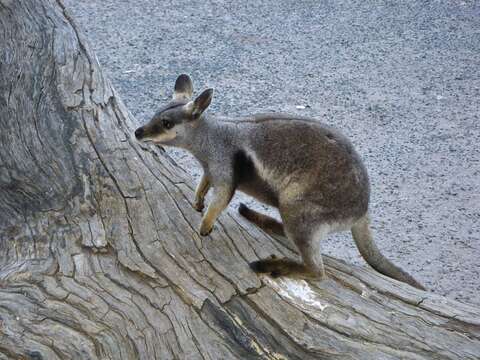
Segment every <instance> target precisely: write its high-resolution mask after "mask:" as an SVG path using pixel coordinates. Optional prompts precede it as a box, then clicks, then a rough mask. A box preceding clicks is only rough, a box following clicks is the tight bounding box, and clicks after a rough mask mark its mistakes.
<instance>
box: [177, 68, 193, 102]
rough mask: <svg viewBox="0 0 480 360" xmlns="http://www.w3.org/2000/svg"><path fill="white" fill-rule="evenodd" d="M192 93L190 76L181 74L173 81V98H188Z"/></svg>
mask: <svg viewBox="0 0 480 360" xmlns="http://www.w3.org/2000/svg"><path fill="white" fill-rule="evenodd" d="M192 94H193V82H192V79H190V76H188V75H187V74H182V75H180V76H179V77H178V78H177V81H175V88H174V92H173V99H174V100H190V98H191V97H192Z"/></svg>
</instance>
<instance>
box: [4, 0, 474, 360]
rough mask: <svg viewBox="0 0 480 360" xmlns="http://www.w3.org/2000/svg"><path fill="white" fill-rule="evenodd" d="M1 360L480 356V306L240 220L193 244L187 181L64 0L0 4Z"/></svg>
mask: <svg viewBox="0 0 480 360" xmlns="http://www.w3.org/2000/svg"><path fill="white" fill-rule="evenodd" d="M0 46H1V53H0V140H1V141H0V168H1V169H0V187H1V189H0V237H1V241H0V359H9V358H14V359H18V358H21V359H22V358H27V359H137V358H139V359H171V358H179V359H183V358H187V359H197V358H198V359H230V358H242V359H250V358H266V359H313V358H316V359H432V358H433V359H478V358H479V357H480V316H479V313H480V311H479V309H478V308H474V307H471V306H468V305H464V304H461V303H459V302H455V301H452V300H448V299H446V298H443V297H440V296H437V295H434V294H431V293H427V292H422V291H419V290H416V289H414V288H412V287H410V286H408V285H405V284H402V283H399V282H396V281H394V280H390V279H387V278H385V277H383V276H381V275H379V274H377V273H375V272H374V271H372V270H368V269H364V268H359V267H353V266H350V265H347V264H345V263H343V262H340V261H338V260H335V259H331V258H326V259H325V261H326V264H327V272H328V276H329V279H328V280H325V281H322V282H315V281H308V282H306V281H300V280H290V279H279V280H272V279H270V278H268V277H263V278H258V277H257V276H256V275H255V274H253V273H252V272H251V271H250V270H249V268H248V265H247V264H248V262H250V261H253V260H256V259H258V258H262V257H266V256H269V255H270V254H277V255H279V256H282V255H285V256H296V255H295V253H294V249H293V247H292V245H291V244H288V243H286V242H285V241H283V240H281V239H273V238H271V237H268V236H266V235H265V234H263V233H262V232H260V231H259V230H258V229H256V228H253V227H251V226H250V225H248V224H247V223H246V222H244V221H243V220H242V219H240V218H239V217H238V216H237V215H236V214H232V213H225V214H224V215H222V216H221V218H220V221H219V223H218V224H217V225H216V228H215V230H214V231H213V233H212V234H211V236H209V237H205V238H203V237H200V236H199V234H198V232H197V226H198V223H199V222H200V214H198V213H197V212H195V211H194V210H193V209H192V206H191V202H192V199H193V192H192V183H191V180H190V179H189V178H188V176H186V175H185V173H184V172H183V171H182V170H181V169H179V168H178V167H177V166H175V164H174V163H173V162H172V161H171V160H170V159H169V158H168V157H167V156H166V155H165V154H164V153H163V151H162V150H161V149H159V148H154V147H150V146H145V145H141V144H138V143H137V142H136V141H135V140H134V139H133V138H132V130H133V129H134V125H133V124H134V119H133V118H132V117H131V115H130V114H129V113H128V111H127V109H126V108H125V107H124V105H123V104H122V102H121V101H120V99H119V97H118V96H117V94H116V93H115V91H114V90H113V88H112V86H111V85H110V83H109V81H108V80H107V79H106V77H105V76H104V75H103V74H102V71H101V69H100V68H99V65H98V63H97V60H96V58H95V56H94V54H93V53H92V51H91V50H90V49H89V48H88V45H87V43H86V42H85V40H84V38H83V36H82V34H81V33H80V32H79V30H78V28H77V27H76V26H75V24H74V22H73V21H72V19H71V17H70V16H69V14H68V11H66V10H65V8H64V6H63V4H62V2H61V1H60V0H21V1H19V0H0Z"/></svg>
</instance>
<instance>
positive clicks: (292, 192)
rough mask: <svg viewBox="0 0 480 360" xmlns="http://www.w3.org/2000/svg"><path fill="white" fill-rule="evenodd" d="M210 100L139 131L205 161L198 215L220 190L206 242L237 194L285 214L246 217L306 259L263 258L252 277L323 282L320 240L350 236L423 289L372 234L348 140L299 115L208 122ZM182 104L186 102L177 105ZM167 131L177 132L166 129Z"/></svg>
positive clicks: (159, 116)
mask: <svg viewBox="0 0 480 360" xmlns="http://www.w3.org/2000/svg"><path fill="white" fill-rule="evenodd" d="M181 77H182V79H180V77H179V79H178V80H177V83H179V82H180V83H182V84H185V83H187V84H188V83H190V84H191V80H190V82H188V81H187V79H185V75H181ZM176 88H177V85H176ZM178 88H181V86H178ZM184 93H185V92H184ZM212 93H213V91H212V90H210V89H209V90H206V91H204V92H203V93H202V94H201V95H200V96H199V97H197V98H196V99H195V100H194V101H189V102H187V101H188V100H189V99H188V98H185V97H180V96H174V101H173V102H172V103H171V104H169V105H167V106H166V107H164V108H163V109H161V110H160V111H159V112H157V113H156V114H155V116H154V117H153V119H152V120H151V121H150V122H149V123H148V124H146V125H145V126H143V127H141V128H139V129H137V131H136V135H137V138H139V140H145V139H146V140H151V141H154V142H156V143H161V144H163V145H168V146H176V147H181V148H184V149H186V150H188V151H190V152H191V153H192V154H193V155H194V156H195V157H196V158H197V159H198V161H199V162H200V164H201V166H202V168H203V170H204V175H203V178H202V181H201V183H200V184H199V187H198V188H197V192H196V198H195V203H194V207H195V208H196V209H197V210H199V211H201V210H202V209H203V199H204V197H205V194H206V193H207V192H208V189H209V188H210V186H213V189H214V196H213V199H212V202H211V204H210V205H209V207H208V209H207V211H206V213H205V215H204V217H203V219H202V224H201V227H200V233H201V234H202V235H207V234H209V233H210V231H211V230H212V227H213V224H214V222H215V220H216V218H217V217H218V215H219V214H220V213H221V211H223V210H224V209H225V207H226V206H228V203H229V202H230V200H231V198H232V197H233V195H234V193H235V191H236V190H237V189H238V190H240V191H243V192H245V193H247V194H249V195H252V196H254V197H255V198H257V199H259V200H260V201H262V202H264V203H266V204H268V205H271V206H275V207H277V208H278V209H279V212H280V215H281V217H282V221H283V224H281V223H278V222H276V221H275V220H274V219H271V218H268V217H266V216H257V215H256V213H255V212H252V211H249V209H248V208H244V209H243V211H241V213H242V212H243V215H246V214H247V215H248V216H246V217H247V219H249V220H251V221H253V222H254V223H256V224H257V225H258V226H260V227H263V228H265V229H266V230H267V231H268V230H272V231H273V232H275V233H277V234H278V233H284V234H286V236H287V237H288V238H290V239H291V240H292V241H293V242H294V243H295V244H296V245H297V247H298V249H299V251H300V254H301V256H302V259H303V263H298V262H295V261H293V260H289V259H277V258H274V259H272V258H271V259H264V260H260V261H258V262H255V263H252V264H251V267H252V269H253V270H255V271H257V272H267V273H270V274H271V275H273V276H280V275H290V276H294V275H298V276H301V277H310V276H313V277H322V276H324V268H323V262H322V258H321V253H320V241H321V239H322V238H324V237H325V236H327V235H328V234H329V233H332V232H336V231H343V230H349V229H352V233H353V235H354V238H355V242H356V244H357V246H358V247H359V249H360V252H361V254H362V256H364V258H365V260H366V261H367V262H368V263H369V264H371V265H372V266H373V267H374V268H375V269H377V270H378V271H380V272H382V273H383V274H385V275H388V276H390V277H393V278H395V279H398V280H400V281H404V282H407V283H409V284H411V285H413V286H416V287H420V288H422V287H421V285H420V284H418V283H417V282H416V281H415V280H414V279H413V278H412V277H411V276H410V275H408V274H406V273H405V272H403V271H402V270H401V269H399V268H397V267H396V266H394V265H393V264H392V263H391V262H389V261H388V260H387V259H386V258H384V257H383V256H382V255H381V253H380V252H379V251H378V249H377V247H376V246H375V244H374V243H373V239H372V237H371V235H370V230H369V227H368V203H369V197H370V185H369V180H368V175H367V171H366V169H365V167H364V165H363V163H362V161H361V159H360V156H359V155H358V154H357V152H356V151H355V149H354V148H353V146H352V144H351V143H350V141H349V140H348V139H347V138H346V137H345V136H343V135H342V134H340V133H339V132H338V131H337V130H335V129H333V128H331V127H330V126H327V125H325V124H322V123H321V122H319V121H317V120H314V119H310V118H303V117H299V116H294V115H285V114H278V113H270V114H260V115H253V116H250V117H246V118H241V119H235V120H230V119H222V118H213V117H207V116H205V115H203V114H202V113H203V111H204V110H205V109H206V108H207V107H208V105H209V104H210V101H211V98H212ZM180 98H181V99H182V100H185V101H184V102H182V101H180V102H179V100H178V99H180ZM166 121H167V122H166ZM165 124H168V125H169V126H173V127H172V128H170V129H167V128H165V126H164V125H165ZM140 133H141V136H138V135H139V134H140ZM267 228H269V229H267Z"/></svg>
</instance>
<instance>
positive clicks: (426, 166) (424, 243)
mask: <svg viewBox="0 0 480 360" xmlns="http://www.w3.org/2000/svg"><path fill="white" fill-rule="evenodd" d="M65 3H66V5H67V6H68V7H69V8H70V9H71V11H72V12H73V14H74V17H75V18H76V19H77V22H79V23H80V25H81V26H82V27H83V29H84V30H85V31H86V33H87V37H88V38H89V40H90V42H91V45H92V47H93V48H94V49H95V50H96V53H97V56H98V58H99V60H100V63H101V64H102V65H103V67H104V70H105V71H107V72H108V74H109V76H110V78H111V80H112V81H113V83H114V85H115V87H116V88H117V90H118V91H119V92H120V94H121V95H122V98H123V100H124V101H125V102H126V104H127V106H128V108H129V109H130V110H131V111H132V113H133V114H134V115H135V116H136V118H137V120H138V122H139V124H141V123H143V122H144V121H146V120H147V119H148V118H149V116H151V115H152V114H153V112H154V111H155V110H156V109H157V108H158V107H159V106H160V105H161V104H163V103H164V102H165V101H166V100H167V99H168V98H169V97H170V95H171V91H172V88H173V83H174V81H175V79H176V77H177V75H178V74H179V73H181V72H187V73H189V74H191V75H192V77H193V79H194V82H195V84H196V86H197V87H196V90H197V91H200V90H202V89H204V88H206V87H207V86H210V87H214V88H215V89H216V92H215V98H214V103H213V105H212V106H211V110H210V113H218V114H224V115H231V116H234V115H240V114H244V115H246V114H249V113H253V112H264V111H285V112H290V113H297V114H301V115H307V116H314V117H316V118H318V119H321V120H322V121H324V122H326V123H329V124H331V125H333V126H335V127H337V128H339V129H341V130H342V131H343V132H344V133H345V134H346V135H347V136H349V137H350V138H351V139H352V141H353V143H354V144H355V146H356V147H357V149H358V151H359V153H360V154H362V156H363V158H364V160H365V163H366V165H367V168H368V169H369V173H370V177H371V182H372V203H371V212H372V218H373V227H374V231H375V234H376V239H377V242H378V244H379V246H380V248H381V249H382V251H383V252H384V253H385V254H386V255H387V256H388V257H389V258H390V259H392V260H393V261H395V262H396V263H398V264H399V265H400V266H402V267H403V268H405V269H407V270H408V271H409V272H411V273H412V274H414V275H415V276H416V277H417V278H418V279H419V280H420V281H421V282H423V283H424V284H425V285H426V286H427V287H428V288H430V289H433V291H435V292H436V293H439V294H443V295H446V296H448V297H451V298H454V299H459V300H462V301H465V302H470V303H475V304H480V280H479V278H480V239H479V238H480V235H479V234H480V221H479V220H480V194H479V184H480V150H479V145H478V144H479V142H480V123H479V120H480V119H479V117H480V111H479V110H480V106H479V99H480V6H479V5H478V2H475V1H405V2H404V1H402V2H395V1H392V2H383V1H382V2H380V1H379V2H375V5H373V4H371V3H368V4H367V2H364V1H351V2H347V1H325V2H319V1H313V0H312V1H293V0H277V1H273V0H268V1H261V2H248V1H243V0H237V1H221V0H219V1H205V2H199V3H198V4H194V2H192V1H171V0H163V1H160V0H136V1H133V0H130V1H127V0H115V1H112V0H89V1H74V0H65ZM298 106H305V109H300V108H298ZM169 152H170V154H171V155H172V156H173V157H174V158H175V159H176V160H177V162H178V163H179V164H180V165H181V166H183V167H184V168H186V169H187V170H188V171H189V172H190V173H191V174H192V176H193V177H194V178H195V179H196V180H198V178H199V175H200V169H199V167H198V165H197V164H196V162H195V161H194V160H193V159H192V157H191V156H189V155H188V154H186V153H184V152H182V151H178V150H169ZM241 198H243V199H244V200H245V197H243V196H242V195H238V194H237V195H236V198H235V201H234V204H232V208H233V207H235V204H238V201H239V199H241ZM246 200H247V201H248V202H253V200H251V199H246ZM257 207H262V206H261V205H257ZM269 211H271V210H269ZM323 251H324V253H327V254H331V255H333V256H335V257H339V258H343V259H345V260H347V261H350V262H353V263H358V264H363V260H361V259H360V257H359V254H358V252H357V250H356V248H355V246H354V244H353V241H352V239H351V237H350V235H349V234H341V235H335V236H331V237H330V238H329V239H327V240H326V241H325V242H324V245H323Z"/></svg>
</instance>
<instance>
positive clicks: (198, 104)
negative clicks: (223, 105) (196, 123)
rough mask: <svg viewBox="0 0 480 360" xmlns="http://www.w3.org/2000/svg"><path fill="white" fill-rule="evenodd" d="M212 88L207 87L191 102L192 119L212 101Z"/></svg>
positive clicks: (200, 113) (198, 115)
mask: <svg viewBox="0 0 480 360" xmlns="http://www.w3.org/2000/svg"><path fill="white" fill-rule="evenodd" d="M212 97H213V89H207V90H205V91H204V92H202V93H201V94H200V95H198V97H197V98H196V99H195V100H194V101H193V102H191V103H190V104H191V105H190V106H191V108H192V117H193V118H194V119H196V118H198V117H200V115H202V113H203V112H204V111H205V110H206V109H207V107H208V106H209V105H210V103H211V102H212Z"/></svg>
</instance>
